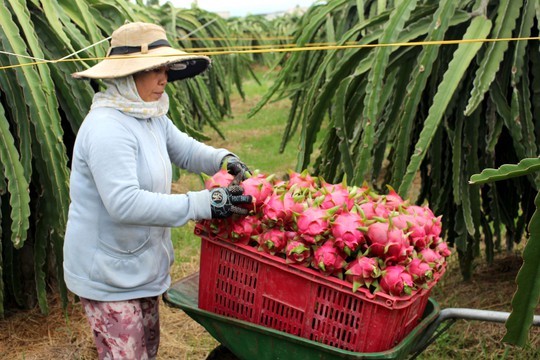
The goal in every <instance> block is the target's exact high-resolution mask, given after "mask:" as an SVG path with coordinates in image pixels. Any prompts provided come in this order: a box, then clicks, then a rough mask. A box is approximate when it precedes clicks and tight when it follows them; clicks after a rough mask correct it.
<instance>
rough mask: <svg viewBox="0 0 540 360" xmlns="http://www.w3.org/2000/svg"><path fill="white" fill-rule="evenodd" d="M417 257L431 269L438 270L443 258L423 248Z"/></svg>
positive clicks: (431, 250)
mask: <svg viewBox="0 0 540 360" xmlns="http://www.w3.org/2000/svg"><path fill="white" fill-rule="evenodd" d="M418 257H419V258H421V259H422V260H424V261H425V262H427V263H428V264H429V266H431V267H432V268H433V269H435V270H438V269H440V267H441V266H442V264H443V263H444V256H442V255H441V254H440V253H438V252H437V251H435V250H433V249H430V248H425V249H423V250H422V251H420V252H419V253H418Z"/></svg>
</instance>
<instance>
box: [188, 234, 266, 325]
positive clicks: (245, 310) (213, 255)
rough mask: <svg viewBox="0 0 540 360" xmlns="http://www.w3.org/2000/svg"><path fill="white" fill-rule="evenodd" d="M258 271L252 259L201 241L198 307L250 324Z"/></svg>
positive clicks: (254, 312) (252, 317)
mask: <svg viewBox="0 0 540 360" xmlns="http://www.w3.org/2000/svg"><path fill="white" fill-rule="evenodd" d="M259 267H260V264H259V263H258V262H257V261H254V260H253V259H250V258H248V257H246V256H243V255H241V254H239V253H235V252H233V251H230V250H228V249H226V248H221V247H218V246H215V245H214V244H213V243H211V242H208V241H202V243H201V271H200V280H199V284H200V286H202V288H200V289H199V307H200V308H201V309H204V310H208V311H211V312H214V313H216V314H219V315H226V316H230V317H233V318H236V319H240V320H246V321H250V322H254V319H255V318H256V315H257V314H256V311H255V307H254V303H255V296H256V290H257V278H258V273H259Z"/></svg>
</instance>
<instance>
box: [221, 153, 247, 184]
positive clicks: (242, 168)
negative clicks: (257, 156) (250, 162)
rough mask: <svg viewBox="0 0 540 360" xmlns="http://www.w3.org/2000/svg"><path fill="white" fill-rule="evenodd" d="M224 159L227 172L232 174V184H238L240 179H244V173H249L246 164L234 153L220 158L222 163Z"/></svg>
mask: <svg viewBox="0 0 540 360" xmlns="http://www.w3.org/2000/svg"><path fill="white" fill-rule="evenodd" d="M224 161H226V162H227V172H228V173H229V174H231V175H233V176H234V181H233V184H235V185H238V184H239V183H240V181H242V180H245V179H246V175H249V174H250V173H251V172H250V171H249V168H248V167H247V166H246V164H244V163H243V162H242V161H240V159H239V158H237V157H236V156H234V155H227V156H225V157H224V158H223V160H221V164H222V165H223V162H224Z"/></svg>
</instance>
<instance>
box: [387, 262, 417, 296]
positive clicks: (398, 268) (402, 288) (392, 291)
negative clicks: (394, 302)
mask: <svg viewBox="0 0 540 360" xmlns="http://www.w3.org/2000/svg"><path fill="white" fill-rule="evenodd" d="M379 286H380V288H381V290H382V291H383V292H385V293H387V294H389V295H394V296H402V295H411V294H412V290H413V287H414V281H413V278H412V275H411V274H409V273H408V272H407V271H406V270H405V267H404V266H402V265H391V266H387V267H386V269H384V271H383V273H382V275H381V278H380V280H379Z"/></svg>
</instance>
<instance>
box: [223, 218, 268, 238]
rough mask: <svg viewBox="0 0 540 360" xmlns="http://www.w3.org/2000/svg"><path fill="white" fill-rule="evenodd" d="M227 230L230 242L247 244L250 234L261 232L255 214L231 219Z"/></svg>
mask: <svg viewBox="0 0 540 360" xmlns="http://www.w3.org/2000/svg"><path fill="white" fill-rule="evenodd" d="M229 231H230V238H231V241H232V242H236V243H239V244H244V245H248V244H249V243H250V241H251V240H252V236H255V235H257V234H259V233H260V232H261V225H260V221H259V219H258V218H257V216H255V215H247V216H245V217H241V218H239V219H236V221H233V222H232V223H231V225H230V230H229Z"/></svg>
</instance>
